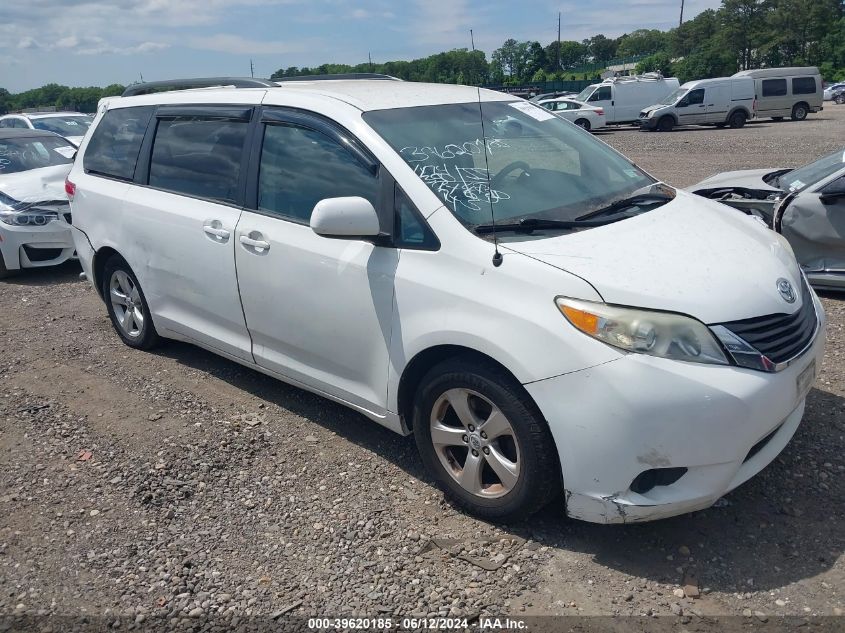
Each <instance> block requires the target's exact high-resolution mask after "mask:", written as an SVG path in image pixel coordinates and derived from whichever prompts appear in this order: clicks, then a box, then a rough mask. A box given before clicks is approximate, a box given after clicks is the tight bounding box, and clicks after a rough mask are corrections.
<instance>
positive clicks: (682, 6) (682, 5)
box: [678, 0, 684, 26]
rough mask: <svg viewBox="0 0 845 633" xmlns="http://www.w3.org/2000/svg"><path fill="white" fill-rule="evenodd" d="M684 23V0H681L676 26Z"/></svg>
mask: <svg viewBox="0 0 845 633" xmlns="http://www.w3.org/2000/svg"><path fill="white" fill-rule="evenodd" d="M683 24H684V0H681V21H680V22H678V26H683Z"/></svg>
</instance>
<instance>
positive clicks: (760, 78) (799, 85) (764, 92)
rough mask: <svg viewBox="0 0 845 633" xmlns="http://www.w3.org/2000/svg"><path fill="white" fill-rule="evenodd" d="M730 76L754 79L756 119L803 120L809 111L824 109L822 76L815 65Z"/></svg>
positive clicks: (750, 71) (767, 69)
mask: <svg viewBox="0 0 845 633" xmlns="http://www.w3.org/2000/svg"><path fill="white" fill-rule="evenodd" d="M733 76H734V77H745V78H750V79H753V80H754V84H755V86H756V90H757V116H758V117H761V118H766V117H770V118H772V119H774V120H775V121H780V120H782V119H783V118H784V117H791V118H792V120H793V121H803V120H804V119H806V118H807V115H808V114H810V113H811V112H821V111H822V110H824V107H823V105H824V91H823V89H822V77H821V74H820V73H819V69H818V68H816V67H815V66H799V67H794V68H757V69H755V70H742V71H740V72H738V73H736V74H735V75H733Z"/></svg>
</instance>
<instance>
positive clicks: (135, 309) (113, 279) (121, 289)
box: [103, 255, 161, 349]
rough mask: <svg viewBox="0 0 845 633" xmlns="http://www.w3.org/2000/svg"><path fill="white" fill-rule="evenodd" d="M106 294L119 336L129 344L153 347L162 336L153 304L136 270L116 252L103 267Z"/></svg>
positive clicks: (104, 293)
mask: <svg viewBox="0 0 845 633" xmlns="http://www.w3.org/2000/svg"><path fill="white" fill-rule="evenodd" d="M103 298H104V299H105V301H106V308H107V309H108V312H109V318H110V319H111V322H112V325H113V326H114V329H115V331H117V334H118V336H120V338H121V339H122V340H123V342H124V343H126V344H127V345H128V346H129V347H134V348H136V349H152V348H153V347H155V346H156V345H158V344H159V342H160V340H161V339H160V338H159V336H158V333H157V332H156V329H155V326H154V325H153V320H152V318H151V317H150V308H149V306H148V305H147V299H146V297H145V296H144V292H143V290H141V285H140V284H139V283H138V279H137V278H136V277H135V273H133V272H132V269H131V268H130V267H129V264H127V263H126V261H125V260H124V259H123V258H122V257H120V256H118V255H113V256H112V257H111V259H109V261H107V262H106V266H105V269H104V271H103Z"/></svg>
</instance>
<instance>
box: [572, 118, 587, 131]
mask: <svg viewBox="0 0 845 633" xmlns="http://www.w3.org/2000/svg"><path fill="white" fill-rule="evenodd" d="M575 125H577V126H578V127H582V128H584V129H585V130H587V131H588V132H589V131H590V122H589V121H588V120H587V119H578V120H577V121H575Z"/></svg>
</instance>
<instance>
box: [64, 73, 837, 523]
mask: <svg viewBox="0 0 845 633" xmlns="http://www.w3.org/2000/svg"><path fill="white" fill-rule="evenodd" d="M251 83H254V84H257V85H255V87H234V86H231V87H220V88H207V89H197V90H182V91H172V92H163V93H158V94H147V95H143V96H130V97H123V98H115V99H112V100H106V101H104V102H103V103H102V104H101V106H100V108H99V110H98V112H97V117H96V120H95V122H94V129H93V132H92V134H90V135H88V136H87V137H86V140H85V141H84V142H83V144H82V147H81V148H80V153H79V156H78V157H77V159H76V162H75V164H74V166H73V169H72V171H71V173H70V175H69V177H68V180H67V183H66V189H67V192H68V195H69V196H70V197H71V198H72V203H71V204H72V210H73V233H74V240H75V243H76V248H77V251H78V254H79V258H80V261H81V263H82V266H83V269H84V271H85V275H86V276H87V277H88V279H90V281H91V283H92V284H93V287H94V288H95V289H96V291H97V292H98V293H99V295H100V296H101V297H102V299H103V301H104V303H105V306H106V309H107V310H108V314H109V316H110V318H111V321H112V323H113V325H114V328H115V330H116V332H117V334H118V335H119V336H120V338H121V339H122V340H123V341H124V342H125V343H126V344H127V345H129V346H130V347H134V348H138V349H150V348H152V347H153V346H154V345H156V344H157V343H159V342H160V339H162V338H168V339H177V340H181V341H188V342H191V343H194V344H196V345H198V346H200V347H203V348H205V349H207V350H210V351H212V352H214V353H216V354H220V355H221V356H224V357H225V358H228V359H231V360H233V361H235V362H238V363H242V364H243V365H246V366H248V367H251V368H254V369H255V370H257V371H260V372H263V373H266V374H268V375H270V376H274V377H276V378H278V379H280V380H283V381H285V382H288V383H290V384H293V385H297V386H300V387H302V388H304V389H307V390H310V391H313V392H315V393H318V394H321V395H323V396H325V397H327V398H331V399H332V400H335V401H338V402H341V403H343V404H345V405H347V406H349V407H352V408H353V409H355V410H357V411H359V412H361V413H362V414H364V415H365V416H367V417H368V418H370V419H372V420H375V421H376V422H378V423H380V424H383V425H384V426H386V427H388V428H390V429H392V430H394V431H396V432H397V433H402V434H409V433H413V434H414V436H415V438H416V444H417V446H418V448H419V451H420V455H421V457H422V461H423V462H424V464H425V465H426V467H427V468H428V469H429V472H430V473H431V476H432V477H433V478H434V479H435V480H436V481H437V482H438V484H439V485H441V486H442V487H443V489H444V490H445V491H446V492H447V493H448V494H449V495H450V496H451V498H452V499H454V500H455V501H456V502H457V503H458V504H459V505H461V506H463V507H464V508H467V509H468V510H470V511H471V512H474V513H475V514H477V515H478V516H481V517H485V518H489V519H497V520H506V519H518V518H521V517H525V516H526V515H527V514H529V513H531V512H533V511H535V510H537V509H538V508H540V507H542V506H544V505H546V504H548V503H549V502H556V503H560V504H565V507H566V512H567V513H568V515H569V516H571V517H575V518H579V519H584V520H588V521H597V522H606V523H625V522H631V521H644V520H649V519H656V518H659V517H667V516H671V515H676V514H679V513H683V512H689V511H692V510H696V509H700V508H705V507H708V506H710V505H711V504H712V503H714V502H715V501H716V500H717V499H718V498H719V497H721V496H722V495H724V494H725V493H726V492H727V491H729V490H731V489H733V488H735V487H736V486H739V485H740V484H742V483H743V482H744V481H746V480H747V479H749V478H750V477H752V476H753V475H754V474H755V473H757V472H759V471H760V470H761V469H762V468H764V467H765V466H766V465H767V464H769V463H770V462H771V461H772V460H773V459H774V458H775V457H776V456H777V455H778V454H779V453H780V451H781V450H782V449H783V448H784V447H785V446H786V444H787V443H788V442H789V440H790V438H791V437H792V435H793V434H794V433H795V431H796V429H797V428H798V425H799V423H800V421H801V418H802V416H803V414H804V403H805V399H806V397H807V394H808V393H809V391H810V389H811V387H812V385H813V381H814V378H815V375H816V370H817V368H818V367H819V364H820V362H821V358H822V353H823V348H824V341H825V336H824V325H825V316H824V312H823V310H822V306H821V304H820V303H819V301H818V299H817V297H816V296H815V294H814V293H813V291H812V290H811V289H810V287H809V286H808V285H807V282H806V280H805V278H804V276H803V275H802V273H801V270H800V268H799V266H798V264H797V263H796V261H795V258H794V256H793V255H792V251H791V250H790V248H789V245H788V243H787V242H786V241H785V240H784V239H783V238H782V237H781V236H779V235H778V234H776V233H774V232H772V231H769V230H768V229H766V228H765V227H764V226H763V225H762V224H761V223H759V222H758V221H756V220H755V219H753V218H749V217H747V216H744V215H743V214H738V213H736V211H735V210H733V209H731V208H729V207H727V206H724V205H722V204H719V203H718V202H714V201H709V200H706V199H704V198H701V197H698V196H695V195H692V194H688V193H685V192H683V191H680V190H676V189H674V188H672V187H670V186H668V185H666V184H663V183H661V182H659V181H658V180H657V179H655V178H653V177H652V176H650V175H648V174H647V173H645V172H644V171H642V170H641V169H640V168H638V167H637V166H636V165H635V164H633V163H632V162H631V161H629V160H628V159H626V158H625V157H623V156H622V155H620V154H618V153H617V152H616V151H614V150H613V149H611V148H610V147H608V146H607V145H605V144H604V143H602V142H601V141H598V140H596V139H595V138H594V137H593V136H592V135H590V134H585V133H584V132H583V131H582V130H579V129H577V128H576V127H575V126H573V125H571V124H570V123H568V122H566V121H562V120H561V119H560V118H558V117H556V116H555V115H554V114H552V113H551V112H548V111H547V110H545V109H543V108H540V107H538V106H536V105H534V104H531V103H528V102H526V101H523V100H522V99H517V98H514V97H512V96H509V95H506V94H502V93H500V92H493V91H488V90H481V91H479V90H478V89H476V88H473V87H464V86H454V85H444V84H432V85H426V84H419V83H411V82H407V83H406V82H401V81H388V80H376V79H366V80H360V79H336V80H328V79H326V80H313V81H303V80H300V81H296V82H290V83H288V82H285V83H283V84H282V85H279V84H276V83H273V82H263V81H258V80H253V81H252V82H250V81H244V82H241V83H240V84H238V85H241V86H249V85H251ZM737 271H742V274H737Z"/></svg>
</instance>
